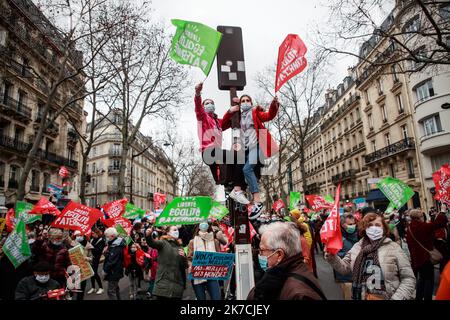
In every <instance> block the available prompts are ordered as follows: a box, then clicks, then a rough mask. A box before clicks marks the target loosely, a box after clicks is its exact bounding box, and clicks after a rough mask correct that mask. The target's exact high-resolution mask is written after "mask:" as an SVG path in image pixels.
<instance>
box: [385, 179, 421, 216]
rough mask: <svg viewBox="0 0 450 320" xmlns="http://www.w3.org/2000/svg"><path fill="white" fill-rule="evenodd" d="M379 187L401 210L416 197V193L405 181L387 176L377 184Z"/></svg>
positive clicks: (393, 204)
mask: <svg viewBox="0 0 450 320" xmlns="http://www.w3.org/2000/svg"><path fill="white" fill-rule="evenodd" d="M377 187H378V188H379V189H380V190H381V192H383V193H384V195H385V196H386V198H388V199H389V201H390V202H391V203H392V206H393V207H394V208H396V209H400V208H401V207H403V206H404V205H405V203H406V202H407V201H408V200H409V199H410V198H411V197H412V196H413V195H414V191H413V190H412V189H411V188H410V187H409V186H408V185H407V184H406V183H404V182H403V181H400V180H399V179H396V178H392V177H389V176H387V177H386V178H384V179H383V180H381V181H380V182H378V183H377Z"/></svg>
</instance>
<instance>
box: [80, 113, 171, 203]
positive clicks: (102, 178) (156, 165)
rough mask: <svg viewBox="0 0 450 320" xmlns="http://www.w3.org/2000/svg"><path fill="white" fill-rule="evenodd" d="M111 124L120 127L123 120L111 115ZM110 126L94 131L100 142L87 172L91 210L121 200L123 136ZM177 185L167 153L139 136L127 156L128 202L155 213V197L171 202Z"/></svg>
mask: <svg viewBox="0 0 450 320" xmlns="http://www.w3.org/2000/svg"><path fill="white" fill-rule="evenodd" d="M110 121H111V122H112V123H114V122H117V123H118V121H120V117H118V116H114V114H112V115H111V119H110ZM111 122H108V121H106V120H104V121H103V123H102V124H99V125H97V126H96V128H95V130H94V136H96V137H98V138H97V139H96V140H95V143H94V144H93V146H92V149H91V152H90V154H89V157H88V161H87V168H86V171H87V174H88V177H89V178H88V181H89V182H88V184H87V189H86V202H87V204H88V205H90V206H96V205H103V204H105V203H106V202H110V201H113V200H117V199H119V172H120V162H121V154H122V134H121V132H120V130H119V129H118V128H117V127H116V126H114V125H113V124H111ZM89 126H90V125H88V130H89ZM141 152H142V154H140V153H141ZM136 155H137V156H136ZM176 183H177V178H176V177H175V174H174V168H173V165H172V163H171V162H170V160H169V158H168V156H167V155H166V154H165V151H163V150H162V149H160V148H158V147H157V146H156V145H155V144H154V142H153V141H152V139H151V138H150V137H147V136H145V135H143V134H141V133H138V135H137V138H136V141H135V142H134V143H133V144H132V148H131V149H130V150H129V151H128V155H127V164H126V171H125V196H126V197H127V198H128V200H129V201H130V202H131V201H132V202H133V203H134V204H135V205H137V206H139V207H140V208H142V209H144V210H153V209H154V206H153V194H154V193H163V194H165V195H166V200H167V202H169V201H171V200H172V199H173V198H174V197H175V194H176Z"/></svg>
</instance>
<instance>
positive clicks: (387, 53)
mask: <svg viewBox="0 0 450 320" xmlns="http://www.w3.org/2000/svg"><path fill="white" fill-rule="evenodd" d="M395 51H396V45H395V43H394V42H392V43H391V44H390V45H389V46H388V47H387V48H386V50H384V51H383V53H382V54H380V55H379V56H378V57H377V59H375V61H373V62H372V63H371V64H370V65H369V66H368V67H367V68H366V69H364V71H363V72H362V74H361V75H360V76H359V78H358V79H356V81H355V82H356V86H357V87H360V86H361V85H362V84H363V83H364V82H365V81H366V80H367V79H369V78H371V77H372V75H373V74H374V73H375V72H376V71H378V70H379V69H380V67H381V66H382V65H383V64H384V63H386V62H388V61H389V59H390V58H391V57H392V56H393V55H394V53H395Z"/></svg>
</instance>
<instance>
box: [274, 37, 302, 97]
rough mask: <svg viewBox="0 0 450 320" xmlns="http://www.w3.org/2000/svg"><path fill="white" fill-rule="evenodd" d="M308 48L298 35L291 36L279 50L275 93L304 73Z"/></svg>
mask: <svg viewBox="0 0 450 320" xmlns="http://www.w3.org/2000/svg"><path fill="white" fill-rule="evenodd" d="M306 51H307V48H306V46H305V43H304V42H303V41H302V39H300V37H299V36H298V35H296V34H289V35H288V36H287V37H286V39H284V41H283V43H282V44H281V46H280V48H279V49H278V64H277V74H276V78H275V93H276V92H278V91H279V90H280V88H281V87H282V86H283V84H285V83H286V82H288V81H289V80H290V79H291V78H292V77H294V76H296V75H297V74H299V73H300V72H302V71H303V70H304V69H305V68H306V65H307V61H306V58H305V54H306Z"/></svg>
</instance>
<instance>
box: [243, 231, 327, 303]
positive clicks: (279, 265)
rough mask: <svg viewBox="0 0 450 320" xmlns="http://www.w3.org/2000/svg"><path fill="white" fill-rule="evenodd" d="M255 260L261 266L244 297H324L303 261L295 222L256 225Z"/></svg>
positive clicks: (283, 298)
mask: <svg viewBox="0 0 450 320" xmlns="http://www.w3.org/2000/svg"><path fill="white" fill-rule="evenodd" d="M259 231H260V234H261V242H260V245H259V256H258V260H259V264H260V265H261V268H262V269H263V270H265V273H264V275H263V277H262V278H261V280H259V281H258V282H257V283H256V285H255V287H254V288H253V289H252V290H251V291H250V293H249V295H248V298H247V299H248V300H326V298H325V296H324V294H323V293H322V290H321V289H320V286H319V284H318V282H317V280H316V279H315V277H314V275H313V274H312V272H311V271H310V269H309V268H308V266H307V265H306V264H305V263H304V260H303V256H302V249H301V243H300V231H299V230H298V228H297V226H296V224H295V223H291V222H289V223H285V222H274V223H271V224H268V225H264V226H262V227H261V228H260V230H259Z"/></svg>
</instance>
